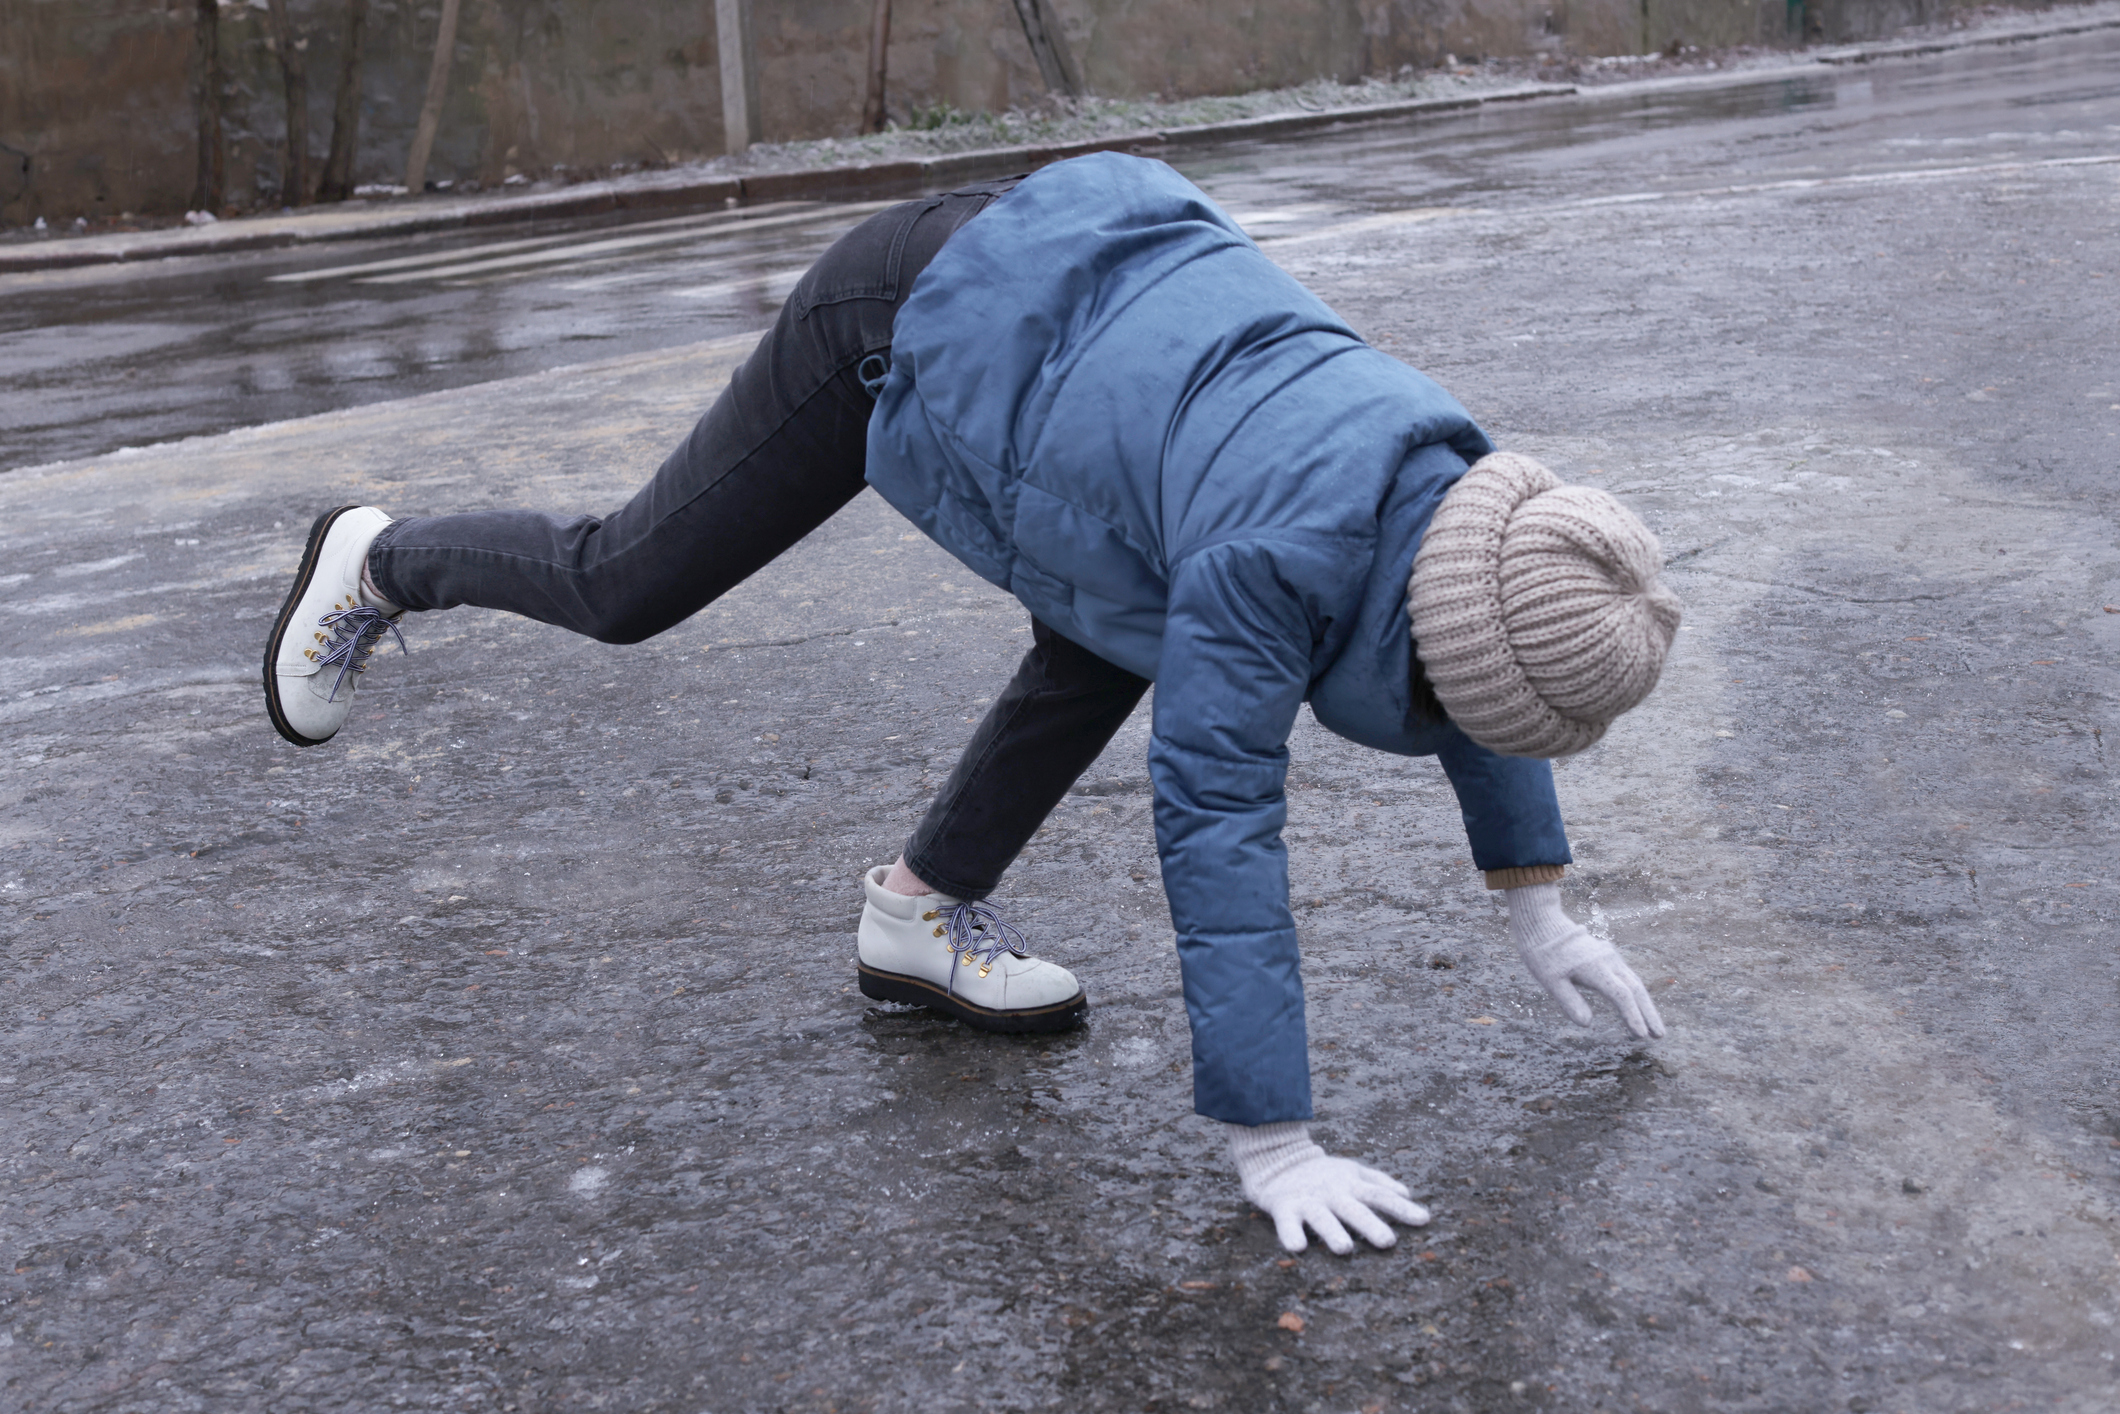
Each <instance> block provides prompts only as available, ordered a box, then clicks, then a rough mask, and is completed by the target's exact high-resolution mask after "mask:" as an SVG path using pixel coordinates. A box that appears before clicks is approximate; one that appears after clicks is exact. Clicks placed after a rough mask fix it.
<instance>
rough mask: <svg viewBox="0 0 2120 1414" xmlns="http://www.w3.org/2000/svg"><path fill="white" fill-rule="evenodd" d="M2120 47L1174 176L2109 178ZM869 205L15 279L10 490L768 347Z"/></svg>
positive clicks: (1523, 184) (1268, 205) (1742, 90)
mask: <svg viewBox="0 0 2120 1414" xmlns="http://www.w3.org/2000/svg"><path fill="white" fill-rule="evenodd" d="M2116 64H2120V41H2115V40H2114V39H2113V38H2112V37H2111V36H2110V34H2107V35H2106V36H2102V37H2101V36H2096V35H2093V36H2079V37H2072V38H2069V39H2065V40H2059V41H2054V42H2052V43H2050V44H2048V45H2045V46H2034V47H2024V48H2013V49H2004V50H1987V51H1980V52H1974V53H1968V54H1964V55H1959V56H1952V57H1947V58H1942V59H1937V60H1932V61H1929V62H1926V63H1922V64H1897V65H1878V66H1867V67H1862V68H1854V69H1845V70H1833V71H1820V72H1815V73H1805V74H1803V75H1801V76H1798V77H1793V78H1777V79H1772V80H1766V81H1761V82H1754V83H1749V84H1744V85H1740V86H1712V87H1705V88H1694V89H1690V90H1689V89H1683V88H1681V89H1670V88H1665V89H1659V90H1654V91H1650V92H1641V91H1631V92H1619V93H1612V94H1594V93H1593V94H1590V95H1586V96H1585V97H1583V98H1581V99H1578V100H1575V101H1563V102H1558V103H1542V104H1527V105H1503V106H1499V107H1496V108H1492V109H1486V110H1481V111H1479V112H1476V113H1472V114H1466V115H1461V116H1446V117H1439V118H1435V119H1430V120H1426V121H1422V122H1419V123H1400V124H1389V125H1378V126H1374V127H1370V128H1365V129H1357V130H1353V131H1350V132H1343V133H1337V134H1323V135H1318V136H1314V137H1311V138H1308V139H1306V140H1302V141H1295V142H1287V143H1279V144H1269V145H1260V144H1242V145H1236V146H1232V147H1229V148H1225V149H1218V150H1215V151H1212V152H1203V153H1194V152H1188V153H1184V154H1179V155H1177V161H1178V165H1179V166H1180V168H1181V169H1182V170H1184V171H1185V172H1186V174H1187V175H1188V176H1191V177H1192V178H1194V179H1195V180H1196V181H1199V182H1201V183H1202V184H1203V185H1204V186H1205V187H1206V188H1207V190H1208V191H1209V192H1210V193H1211V194H1212V195H1214V196H1215V197H1216V198H1217V200H1219V201H1221V202H1222V203H1223V204H1224V205H1225V206H1227V207H1229V208H1230V209H1231V210H1232V211H1234V212H1236V213H1237V214H1238V215H1239V216H1240V217H1241V218H1242V219H1243V220H1244V222H1245V223H1246V226H1247V228H1248V229H1250V230H1251V231H1252V232H1253V233H1254V234H1255V235H1258V236H1260V237H1264V238H1271V237H1289V236H1296V235H1315V234H1317V233H1319V232H1321V231H1326V230H1337V231H1344V230H1345V229H1346V228H1347V227H1348V226H1349V224H1350V223H1355V222H1361V221H1365V220H1366V221H1372V222H1380V223H1390V222H1394V221H1400V220H1420V219H1425V218H1428V217H1431V216H1433V215H1436V214H1439V213H1443V212H1463V211H1466V210H1469V209H1480V208H1487V209H1495V210H1507V211H1536V210H1540V209H1543V208H1545V207H1550V206H1559V207H1562V208H1566V207H1568V206H1569V205H1570V204H1572V203H1576V202H1581V201H1584V200H1635V199H1640V198H1642V197H1644V196H1648V195H1651V194H1663V195H1669V194H1672V193H1678V192H1684V191H1689V190H1697V189H1700V188H1703V187H1708V186H1716V185H1721V184H1725V183H1731V182H1778V181H1790V180H1817V179H1847V178H1850V177H1864V178H1868V179H1871V180H1892V179H1896V178H1900V177H1904V176H1905V175H1907V174H1910V173H1918V172H1921V171H1924V170H1932V169H1935V168H1938V167H1949V166H1956V165H1963V164H1967V163H1973V164H1981V163H1990V164H1991V163H1996V162H2017V161H2042V160H2046V161H2051V160H2056V159H2061V160H2066V159H2068V158H2071V157H2079V156H2086V155H2096V154H2099V153H2104V152H2109V151H2111V150H2112V149H2113V147H2114V144H2115V142H2116V134H2120V83H2116V81H2115V80H2114V77H2113V75H2114V72H2115V66H2116ZM872 209H874V207H873V206H872V205H857V206H843V205H835V204H831V203H781V204H776V205H773V206H769V207H757V208H750V209H747V210H742V211H720V210H715V211H707V212H700V213H696V214H693V215H689V216H681V217H674V218H668V219H664V220H659V221H653V222H648V223H638V224H631V225H614V224H610V223H602V224H583V223H567V224H564V225H553V226H549V227H538V226H531V227H526V228H522V229H519V230H518V229H511V230H509V231H507V232H506V233H505V234H502V235H491V234H488V235H484V236H476V237H473V236H463V235H450V236H430V237H424V238H417V239H412V240H397V241H390V242H374V243H349V244H345V245H338V246H333V247H331V248H328V249H324V250H316V249H310V250H304V251H299V252H292V251H283V252H263V253H258V254H254V255H248V256H239V257H233V258H221V259H217V260H212V261H199V260H183V261H171V262H164V263H162V264H160V265H151V266H145V267H123V268H120V267H109V268H101V269H87V270H74V271H63V272H54V273H52V274H48V275H41V276H33V277H32V276H0V469H7V468H18V467H23V466H29V465H36V464H39V463H43V462H49V461H57V460H62V459H65V458H68V457H77V456H90V455H95V454H98V453H102V452H108V451H113V450H116V449H117V448H120V447H125V446H140V445H145V444H149V443H153V442H159V441H166V440H169V439H171V438H176V437H184V436H196V435H199V434H202V433H212V432H218V431H223V430H225V429H227V428H231V427H245V426H252V425H255V424H258V423H262V422H270V421H275V420H278V419H281V418H287V417H298V416H302V415H305V414H309V413H315V412H322V411H325V410H328V409H332V408H341V407H351V406H358V405H361V404H365V403H370V402H376V401H380V400H383V399H388V398H398V397H404V396H406V395H407V394H409V393H417V392H428V391H433V390H437V389H442V388H455V387H463V386H466V385H469V384H473V383H478V382H483V381H486V380H490V379H494V378H503V377H509V376H514V375H518V374H523V373H530V372H534V371H537V370H539V369H544V368H553V367H558V366H561V365H565V364H570V363H579V362H583V361H586V360H591V359H596V358H603V357H609V356H614V355H620V354H626V353H635V352H641V351H644V350H651V349H660V348H669V347H673V346H675V345H679V344H684V343H690V342H694V341H697V340H700V339H708V338H715V337H720V336H723V335H728V334H734V333H738V332H742V331H745V330H756V329H760V328H763V327H764V326H765V325H766V324H767V323H769V322H770V321H771V318H772V315H773V312H774V311H775V310H776V309H777V308H778V307H779V301H780V299H781V298H782V297H783V296H784V295H785V294H786V292H787V290H788V289H789V288H790V287H791V286H792V285H793V283H794V280H795V278H796V276H797V275H799V274H800V273H801V271H802V270H803V268H805V267H806V266H807V265H808V263H809V262H810V261H811V260H812V259H814V258H815V257H816V255H817V254H818V253H819V252H821V251H822V250H823V249H824V247H825V246H826V245H827V244H828V243H829V242H830V241H831V240H832V238H833V237H835V236H837V235H838V234H839V233H840V232H842V231H844V230H845V229H846V228H847V227H848V226H849V225H850V224H852V222H853V221H854V220H857V219H859V217H860V216H861V215H863V214H866V212H867V211H869V210H872Z"/></svg>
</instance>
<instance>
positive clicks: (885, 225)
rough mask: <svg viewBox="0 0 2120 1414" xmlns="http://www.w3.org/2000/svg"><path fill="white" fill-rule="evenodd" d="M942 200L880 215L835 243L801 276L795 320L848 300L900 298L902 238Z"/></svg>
mask: <svg viewBox="0 0 2120 1414" xmlns="http://www.w3.org/2000/svg"><path fill="white" fill-rule="evenodd" d="M942 201H943V198H942V197H939V196H933V197H928V198H926V199H925V200H921V201H908V202H903V203H901V204H900V205H897V206H894V207H892V208H890V210H888V211H879V212H877V213H876V214H875V215H874V216H871V217H870V218H869V219H868V220H866V221H864V222H862V223H861V224H860V225H858V226H856V227H855V228H854V229H853V230H851V231H849V232H847V233H846V234H845V235H844V236H841V237H840V238H839V240H838V241H836V242H835V243H834V244H833V246H832V248H831V249H830V250H828V251H826V252H825V253H824V255H823V256H822V258H820V259H819V260H818V262H817V263H816V264H815V265H812V266H811V267H810V268H809V270H808V271H807V272H806V273H805V274H804V275H803V277H802V279H801V280H800V281H798V282H797V283H796V285H795V293H794V294H793V295H791V296H790V297H789V298H790V299H791V300H792V301H793V303H794V306H795V317H796V318H797V319H808V318H809V317H810V311H811V310H813V309H818V308H821V307H822V306H824V305H828V304H843V303H845V302H846V301H848V300H859V299H877V300H886V301H895V300H897V298H898V272H899V270H900V268H901V266H902V265H903V264H904V260H905V243H906V238H907V237H908V236H910V235H911V234H912V232H913V226H914V224H915V223H916V222H918V221H919V220H920V218H921V217H923V216H925V215H927V213H928V212H930V211H932V210H934V209H935V208H936V207H937V206H939V205H941V204H942Z"/></svg>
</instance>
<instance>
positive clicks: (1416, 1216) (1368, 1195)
mask: <svg viewBox="0 0 2120 1414" xmlns="http://www.w3.org/2000/svg"><path fill="white" fill-rule="evenodd" d="M1355 1197H1357V1198H1359V1199H1361V1200H1362V1201H1363V1202H1364V1203H1367V1204H1368V1205H1369V1206H1370V1207H1372V1208H1374V1209H1376V1211H1378V1212H1380V1213H1382V1214H1383V1215H1384V1216H1385V1217H1387V1218H1391V1219H1393V1220H1394V1221H1396V1222H1402V1223H1404V1224H1406V1226H1408V1227H1426V1226H1427V1225H1428V1210H1427V1209H1426V1208H1424V1207H1422V1206H1421V1205H1420V1204H1418V1203H1416V1202H1414V1201H1413V1200H1412V1199H1411V1198H1402V1197H1400V1196H1399V1195H1398V1194H1396V1193H1387V1192H1385V1191H1383V1190H1382V1189H1378V1188H1358V1189H1356V1190H1355Z"/></svg>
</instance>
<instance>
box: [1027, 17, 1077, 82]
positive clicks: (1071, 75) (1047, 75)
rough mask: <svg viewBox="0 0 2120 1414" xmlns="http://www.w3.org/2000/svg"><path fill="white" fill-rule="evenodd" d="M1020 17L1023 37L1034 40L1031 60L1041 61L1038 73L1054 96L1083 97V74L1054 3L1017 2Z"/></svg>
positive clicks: (1031, 42) (1032, 41)
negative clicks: (1068, 44)
mask: <svg viewBox="0 0 2120 1414" xmlns="http://www.w3.org/2000/svg"><path fill="white" fill-rule="evenodd" d="M1016 17H1017V18H1018V19H1020V20H1022V21H1023V37H1024V38H1025V39H1027V40H1029V41H1030V45H1031V57H1032V58H1033V59H1036V60H1037V61H1038V74H1039V76H1040V77H1041V78H1043V79H1044V80H1045V86H1046V88H1047V89H1048V90H1050V91H1051V92H1053V93H1064V94H1066V95H1067V96H1068V97H1069V98H1080V97H1081V96H1082V73H1081V71H1080V70H1079V69H1077V68H1076V67H1075V56H1074V55H1073V54H1072V53H1071V52H1069V50H1068V47H1067V36H1066V35H1064V34H1062V33H1061V32H1060V17H1059V16H1058V15H1056V14H1054V13H1053V5H1052V0H1016Z"/></svg>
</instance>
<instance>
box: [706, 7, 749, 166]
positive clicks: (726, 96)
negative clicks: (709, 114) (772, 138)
mask: <svg viewBox="0 0 2120 1414" xmlns="http://www.w3.org/2000/svg"><path fill="white" fill-rule="evenodd" d="M714 47H715V49H716V50H717V51H719V54H720V58H721V125H722V132H723V134H724V135H725V138H726V142H725V144H724V145H725V146H726V148H727V150H728V153H729V155H730V156H731V157H735V156H738V155H740V154H741V153H743V152H744V151H745V150H746V149H748V148H749V147H750V146H751V144H752V143H754V142H757V141H758V139H759V136H760V133H759V121H758V38H757V35H756V34H755V33H754V32H753V29H752V25H751V0H714Z"/></svg>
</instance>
